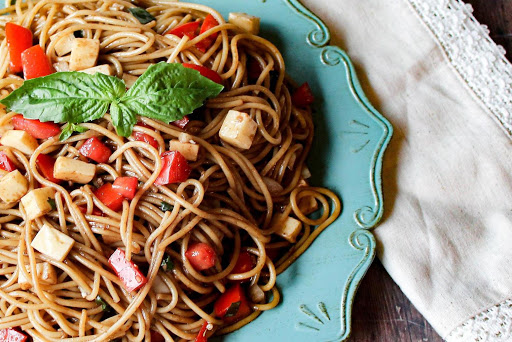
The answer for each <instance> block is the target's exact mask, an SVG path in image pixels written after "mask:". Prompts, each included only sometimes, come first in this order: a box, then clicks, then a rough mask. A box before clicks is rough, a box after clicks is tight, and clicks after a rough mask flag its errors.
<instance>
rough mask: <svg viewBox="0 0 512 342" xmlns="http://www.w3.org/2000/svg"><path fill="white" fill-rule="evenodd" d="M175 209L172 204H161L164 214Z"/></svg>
mask: <svg viewBox="0 0 512 342" xmlns="http://www.w3.org/2000/svg"><path fill="white" fill-rule="evenodd" d="M173 208H174V206H172V205H171V204H169V203H167V202H162V203H161V204H160V210H162V211H163V212H164V213H165V212H166V211H171V210H172V209H173Z"/></svg>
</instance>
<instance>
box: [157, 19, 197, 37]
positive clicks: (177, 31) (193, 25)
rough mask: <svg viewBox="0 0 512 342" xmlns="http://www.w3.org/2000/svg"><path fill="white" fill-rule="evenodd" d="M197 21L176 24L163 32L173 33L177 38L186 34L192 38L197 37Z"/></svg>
mask: <svg viewBox="0 0 512 342" xmlns="http://www.w3.org/2000/svg"><path fill="white" fill-rule="evenodd" d="M199 24H200V22H199V21H192V22H190V23H186V24H182V25H179V26H176V27H175V28H173V29H171V30H169V31H167V32H166V33H165V34H173V35H175V36H177V37H179V38H183V36H187V37H189V38H190V39H194V38H195V37H197V34H196V32H197V30H198V29H199Z"/></svg>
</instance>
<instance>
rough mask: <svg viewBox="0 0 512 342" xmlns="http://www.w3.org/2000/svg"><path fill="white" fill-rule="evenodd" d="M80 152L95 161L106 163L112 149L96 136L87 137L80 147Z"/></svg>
mask: <svg viewBox="0 0 512 342" xmlns="http://www.w3.org/2000/svg"><path fill="white" fill-rule="evenodd" d="M80 154H81V155H83V156H84V157H87V158H90V159H92V160H94V161H95V162H97V163H106V162H107V161H108V158H110V155H111V154H112V151H110V149H109V148H108V147H107V145H105V144H104V143H102V142H101V140H100V139H98V138H97V137H92V138H89V139H87V140H86V141H85V143H84V144H83V145H82V147H80Z"/></svg>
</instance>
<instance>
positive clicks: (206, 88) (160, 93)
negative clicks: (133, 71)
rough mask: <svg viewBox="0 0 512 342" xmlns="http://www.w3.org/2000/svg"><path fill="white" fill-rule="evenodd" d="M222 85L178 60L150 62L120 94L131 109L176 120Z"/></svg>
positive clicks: (198, 105) (168, 119)
mask: <svg viewBox="0 0 512 342" xmlns="http://www.w3.org/2000/svg"><path fill="white" fill-rule="evenodd" d="M223 88H224V87H223V86H222V85H220V84H218V83H215V82H213V81H211V80H209V79H208V78H206V77H203V76H201V74H200V73H199V72H198V71H197V70H194V69H189V68H185V67H184V66H183V65H181V64H178V63H173V64H168V63H165V62H160V63H158V64H154V65H152V66H150V67H149V68H148V69H147V70H146V72H144V74H142V75H141V76H140V77H139V78H138V79H137V81H136V82H135V84H134V85H133V86H132V87H131V88H130V90H128V92H127V93H126V94H125V95H124V96H123V97H122V98H121V100H120V102H121V103H124V104H125V105H126V106H127V107H129V108H130V109H131V110H133V111H134V112H136V113H138V114H140V115H143V116H146V117H149V118H153V119H158V120H161V121H163V122H165V123H169V122H171V121H176V120H180V119H182V118H183V116H185V115H187V114H190V113H192V112H193V111H194V109H196V108H199V107H201V106H202V105H203V102H204V101H205V100H206V99H207V98H209V97H214V96H217V95H218V94H219V93H220V92H221V91H222V89H223Z"/></svg>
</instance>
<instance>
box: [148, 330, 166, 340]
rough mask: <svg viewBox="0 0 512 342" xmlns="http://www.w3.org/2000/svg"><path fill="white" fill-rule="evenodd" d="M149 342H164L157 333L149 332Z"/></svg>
mask: <svg viewBox="0 0 512 342" xmlns="http://www.w3.org/2000/svg"><path fill="white" fill-rule="evenodd" d="M149 333H150V335H151V342H165V339H164V337H163V336H162V335H161V334H160V333H159V332H157V331H154V330H150V331H149Z"/></svg>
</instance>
